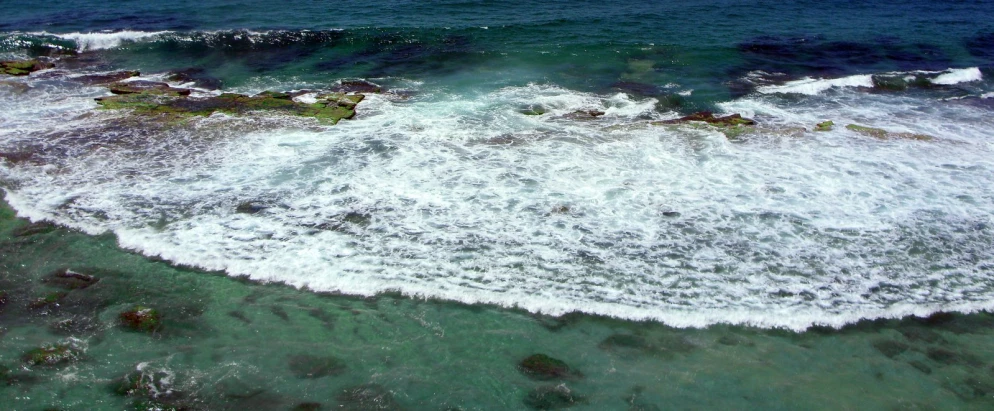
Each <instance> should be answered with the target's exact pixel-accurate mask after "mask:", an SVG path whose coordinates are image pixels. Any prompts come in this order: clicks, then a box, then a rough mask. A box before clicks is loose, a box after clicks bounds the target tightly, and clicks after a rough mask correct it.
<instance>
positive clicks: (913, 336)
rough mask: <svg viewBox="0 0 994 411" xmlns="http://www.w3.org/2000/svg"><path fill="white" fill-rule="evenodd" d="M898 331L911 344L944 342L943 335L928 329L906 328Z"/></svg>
mask: <svg viewBox="0 0 994 411" xmlns="http://www.w3.org/2000/svg"><path fill="white" fill-rule="evenodd" d="M898 331H900V332H901V334H902V335H904V338H907V339H908V341H911V342H925V343H937V342H942V341H944V339H943V338H942V335H941V334H939V333H937V332H935V331H932V330H929V329H927V328H921V327H906V328H902V329H900V330H898Z"/></svg>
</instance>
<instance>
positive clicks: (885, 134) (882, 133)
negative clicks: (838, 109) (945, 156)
mask: <svg viewBox="0 0 994 411" xmlns="http://www.w3.org/2000/svg"><path fill="white" fill-rule="evenodd" d="M846 129H848V130H851V131H855V132H857V133H859V134H862V135H865V136H870V137H876V138H879V139H881V140H888V139H892V138H897V139H907V140H921V141H930V140H933V137H932V136H929V135H926V134H915V133H895V132H890V131H887V130H884V129H880V128H873V127H866V126H861V125H859V124H849V125H847V126H846Z"/></svg>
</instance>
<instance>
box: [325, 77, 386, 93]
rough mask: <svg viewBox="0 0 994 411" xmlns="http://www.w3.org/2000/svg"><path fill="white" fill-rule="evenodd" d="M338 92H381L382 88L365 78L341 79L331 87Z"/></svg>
mask: <svg viewBox="0 0 994 411" xmlns="http://www.w3.org/2000/svg"><path fill="white" fill-rule="evenodd" d="M331 90H332V91H335V92H338V93H360V94H361V93H382V92H383V88H382V87H380V86H378V85H376V84H374V83H371V82H368V81H366V80H342V81H341V82H340V83H339V84H337V85H334V86H332V87H331Z"/></svg>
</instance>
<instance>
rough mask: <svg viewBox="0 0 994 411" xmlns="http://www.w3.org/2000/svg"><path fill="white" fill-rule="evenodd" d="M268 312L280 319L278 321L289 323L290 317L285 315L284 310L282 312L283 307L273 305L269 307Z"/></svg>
mask: <svg viewBox="0 0 994 411" xmlns="http://www.w3.org/2000/svg"><path fill="white" fill-rule="evenodd" d="M269 311H270V312H272V313H273V315H275V316H277V317H280V319H281V320H283V321H290V316H289V315H287V313H286V310H284V309H283V307H280V306H278V305H274V306H271V307H269Z"/></svg>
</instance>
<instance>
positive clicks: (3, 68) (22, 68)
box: [0, 60, 55, 76]
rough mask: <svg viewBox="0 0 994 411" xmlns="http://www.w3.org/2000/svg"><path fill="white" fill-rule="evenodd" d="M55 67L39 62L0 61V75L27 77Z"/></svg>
mask: <svg viewBox="0 0 994 411" xmlns="http://www.w3.org/2000/svg"><path fill="white" fill-rule="evenodd" d="M52 67H55V64H52V63H48V62H43V61H38V60H12V61H0V74H7V75H10V76H26V75H28V74H31V73H32V72H35V71H38V70H45V69H50V68H52Z"/></svg>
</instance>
